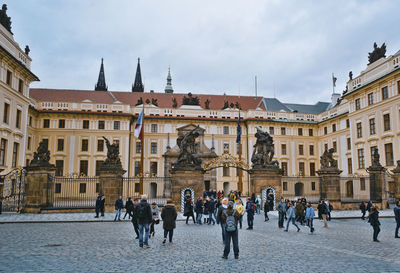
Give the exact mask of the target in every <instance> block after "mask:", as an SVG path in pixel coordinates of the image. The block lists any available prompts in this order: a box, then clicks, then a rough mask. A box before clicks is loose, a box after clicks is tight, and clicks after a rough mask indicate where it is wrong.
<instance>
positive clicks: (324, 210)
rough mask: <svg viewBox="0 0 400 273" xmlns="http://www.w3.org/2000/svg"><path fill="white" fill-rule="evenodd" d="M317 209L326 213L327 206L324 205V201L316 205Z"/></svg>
mask: <svg viewBox="0 0 400 273" xmlns="http://www.w3.org/2000/svg"><path fill="white" fill-rule="evenodd" d="M318 211H319V212H320V213H321V214H328V206H327V205H326V203H322V204H320V205H318Z"/></svg>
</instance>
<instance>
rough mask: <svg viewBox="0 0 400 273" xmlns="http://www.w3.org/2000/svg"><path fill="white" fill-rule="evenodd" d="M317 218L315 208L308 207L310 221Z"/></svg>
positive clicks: (307, 215) (307, 216)
mask: <svg viewBox="0 0 400 273" xmlns="http://www.w3.org/2000/svg"><path fill="white" fill-rule="evenodd" d="M314 216H315V212H314V209H313V207H307V208H306V218H308V219H314Z"/></svg>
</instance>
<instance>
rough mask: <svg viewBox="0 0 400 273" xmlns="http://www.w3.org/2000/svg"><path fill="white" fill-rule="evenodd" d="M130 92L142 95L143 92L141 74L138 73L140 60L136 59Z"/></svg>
mask: <svg viewBox="0 0 400 273" xmlns="http://www.w3.org/2000/svg"><path fill="white" fill-rule="evenodd" d="M132 92H142V93H143V92H144V86H143V83H142V74H141V72H140V58H138V64H137V68H136V76H135V83H134V84H133V85H132Z"/></svg>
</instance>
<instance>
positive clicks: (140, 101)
mask: <svg viewBox="0 0 400 273" xmlns="http://www.w3.org/2000/svg"><path fill="white" fill-rule="evenodd" d="M142 104H143V98H142V97H140V98H139V99H138V100H137V102H136V104H135V106H138V105H142Z"/></svg>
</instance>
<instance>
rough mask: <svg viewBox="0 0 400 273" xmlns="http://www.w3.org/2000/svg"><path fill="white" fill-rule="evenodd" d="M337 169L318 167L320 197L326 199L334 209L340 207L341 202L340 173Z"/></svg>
mask: <svg viewBox="0 0 400 273" xmlns="http://www.w3.org/2000/svg"><path fill="white" fill-rule="evenodd" d="M341 172H342V171H341V170H339V169H334V168H330V169H320V170H319V171H317V173H318V175H319V193H320V198H321V199H328V201H329V203H330V204H332V206H333V207H334V209H341V207H342V202H341V196H340V173H341Z"/></svg>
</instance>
